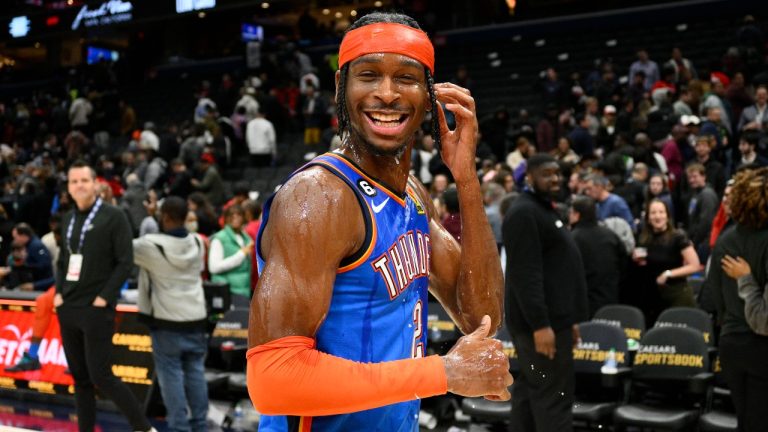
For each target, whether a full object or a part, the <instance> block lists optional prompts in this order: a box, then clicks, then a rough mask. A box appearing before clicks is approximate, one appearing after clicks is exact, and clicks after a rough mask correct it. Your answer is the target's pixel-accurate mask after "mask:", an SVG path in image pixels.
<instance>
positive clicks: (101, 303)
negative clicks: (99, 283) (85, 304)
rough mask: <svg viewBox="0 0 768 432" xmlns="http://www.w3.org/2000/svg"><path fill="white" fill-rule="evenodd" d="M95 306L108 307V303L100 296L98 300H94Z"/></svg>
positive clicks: (97, 297)
mask: <svg viewBox="0 0 768 432" xmlns="http://www.w3.org/2000/svg"><path fill="white" fill-rule="evenodd" d="M93 306H95V307H106V306H107V301H106V300H104V299H103V298H101V297H99V296H96V298H95V299H93Z"/></svg>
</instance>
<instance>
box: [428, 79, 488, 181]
mask: <svg viewBox="0 0 768 432" xmlns="http://www.w3.org/2000/svg"><path fill="white" fill-rule="evenodd" d="M435 98H436V99H437V102H438V104H437V113H436V115H437V116H438V122H439V124H440V146H441V147H440V155H441V156H442V158H443V162H445V164H446V165H447V166H448V169H450V170H451V174H453V177H454V179H456V182H457V183H460V182H462V181H467V180H470V179H472V178H474V177H476V176H477V170H476V169H475V149H476V147H477V130H478V125H477V114H476V109H475V100H474V99H473V98H472V96H471V95H470V93H469V90H467V89H465V88H462V87H459V86H457V85H455V84H451V83H440V84H435ZM440 103H444V104H445V108H446V109H447V110H448V111H451V112H452V113H453V115H454V116H455V117H456V128H455V129H454V130H450V129H449V128H448V123H447V122H446V120H445V113H444V112H443V108H442V106H441V105H440Z"/></svg>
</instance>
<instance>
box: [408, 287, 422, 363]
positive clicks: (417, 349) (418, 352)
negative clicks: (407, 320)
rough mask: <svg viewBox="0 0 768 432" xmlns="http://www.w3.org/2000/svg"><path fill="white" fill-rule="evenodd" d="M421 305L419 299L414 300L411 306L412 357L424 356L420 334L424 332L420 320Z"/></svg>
mask: <svg viewBox="0 0 768 432" xmlns="http://www.w3.org/2000/svg"><path fill="white" fill-rule="evenodd" d="M422 308H423V306H422V304H421V300H419V301H417V302H416V305H415V306H414V307H413V327H414V329H413V348H412V349H411V355H412V356H413V358H421V357H424V343H423V342H422V341H421V335H422V334H423V332H424V325H423V324H424V323H423V322H422V318H421V317H422V314H421V310H422Z"/></svg>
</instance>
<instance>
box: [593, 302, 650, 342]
mask: <svg viewBox="0 0 768 432" xmlns="http://www.w3.org/2000/svg"><path fill="white" fill-rule="evenodd" d="M592 321H595V322H604V323H606V324H611V325H614V326H617V327H621V328H622V329H623V330H624V333H625V334H626V336H627V340H628V341H630V340H631V341H634V342H637V341H639V340H640V339H642V337H643V334H645V328H646V327H645V315H643V311H641V310H640V309H638V308H636V307H634V306H630V305H622V304H615V305H608V306H603V307H601V308H600V309H599V310H598V311H597V312H596V313H595V316H594V317H593V318H592ZM634 342H629V346H628V347H629V349H630V351H632V350H633V349H634V348H635V343H634Z"/></svg>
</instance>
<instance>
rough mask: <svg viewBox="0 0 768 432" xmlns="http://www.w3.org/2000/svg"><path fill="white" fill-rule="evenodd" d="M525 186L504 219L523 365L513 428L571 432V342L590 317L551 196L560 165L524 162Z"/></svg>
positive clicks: (575, 256) (574, 253)
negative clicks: (526, 165) (581, 323)
mask: <svg viewBox="0 0 768 432" xmlns="http://www.w3.org/2000/svg"><path fill="white" fill-rule="evenodd" d="M526 183H527V184H526V188H525V191H524V192H523V193H522V194H520V197H519V198H518V199H517V200H516V201H515V202H514V203H512V205H511V207H510V208H509V210H508V211H507V213H506V214H505V217H504V224H503V227H502V233H503V237H504V247H505V248H506V251H507V275H506V290H507V292H506V300H505V301H506V305H505V308H506V320H507V326H508V328H509V331H510V333H511V334H512V340H513V342H514V344H515V348H516V349H517V353H518V357H519V358H520V363H521V364H523V365H525V367H523V368H522V371H521V373H520V376H519V377H518V378H517V381H516V383H515V397H514V399H513V402H512V403H513V408H512V418H511V423H512V430H520V431H538V432H543V431H558V432H559V431H570V430H572V428H573V426H572V417H573V416H572V414H571V409H572V408H571V407H572V405H573V400H574V377H573V351H572V348H573V344H574V343H576V342H578V337H579V336H578V327H577V326H576V324H577V323H579V322H581V321H584V320H586V319H587V296H586V282H585V279H584V268H583V264H582V262H581V256H580V254H579V250H578V248H577V246H576V243H575V242H574V241H573V238H572V237H571V233H570V232H569V231H568V228H567V227H566V225H565V224H564V223H563V222H562V221H561V220H560V219H559V218H558V214H557V212H556V211H555V209H554V206H553V203H552V201H551V200H552V197H553V196H554V195H556V194H557V192H558V191H559V190H560V184H561V175H560V167H559V166H558V164H557V162H556V161H555V159H554V158H553V157H552V156H549V155H547V154H543V153H540V154H536V155H534V156H532V157H531V158H530V159H528V172H527V174H526Z"/></svg>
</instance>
